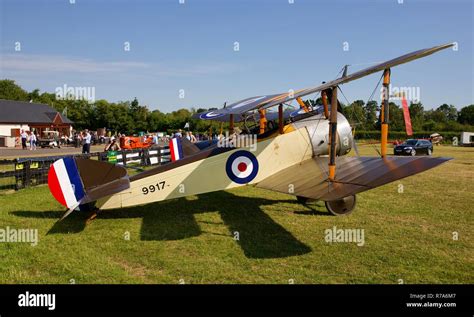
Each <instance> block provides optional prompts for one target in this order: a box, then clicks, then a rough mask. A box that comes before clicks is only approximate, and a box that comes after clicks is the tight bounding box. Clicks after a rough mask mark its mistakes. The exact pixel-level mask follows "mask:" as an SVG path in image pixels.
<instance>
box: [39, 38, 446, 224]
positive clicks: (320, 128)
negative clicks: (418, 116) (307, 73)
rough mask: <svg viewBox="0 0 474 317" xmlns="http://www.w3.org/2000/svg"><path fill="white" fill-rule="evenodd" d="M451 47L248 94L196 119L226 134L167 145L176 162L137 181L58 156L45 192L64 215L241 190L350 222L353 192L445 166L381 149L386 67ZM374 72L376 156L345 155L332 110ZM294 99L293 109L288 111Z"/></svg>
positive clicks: (345, 133)
mask: <svg viewBox="0 0 474 317" xmlns="http://www.w3.org/2000/svg"><path fill="white" fill-rule="evenodd" d="M451 46H453V44H445V45H440V46H435V47H432V48H428V49H422V50H418V51H415V52H412V53H409V54H406V55H403V56H400V57H397V58H395V59H392V60H389V61H386V62H383V63H380V64H377V65H375V66H372V67H369V68H366V69H363V70H360V71H357V72H354V73H351V74H348V72H347V67H345V68H344V72H343V74H342V76H341V77H339V78H337V79H335V80H332V81H329V82H325V83H324V82H323V84H322V85H319V86H317V87H310V88H306V89H301V90H296V91H290V92H285V93H280V94H271V95H261V96H254V97H250V98H246V99H243V100H240V101H238V102H235V103H233V104H230V105H228V106H225V107H224V108H222V109H218V110H212V111H207V112H202V113H198V114H196V115H195V117H196V118H199V119H201V120H215V121H220V122H228V124H229V133H228V134H227V135H226V136H225V137H223V139H221V140H219V142H209V143H208V144H207V145H206V146H201V147H197V146H196V145H195V144H192V143H191V142H189V141H188V140H186V139H185V138H182V139H179V138H178V139H173V140H172V142H173V143H172V152H176V155H175V156H173V157H175V158H176V159H174V160H172V162H170V163H167V164H163V165H159V166H157V167H154V168H152V169H149V170H146V171H143V172H141V173H139V174H135V175H133V176H129V175H128V174H127V170H126V169H125V168H124V167H122V166H119V165H112V164H109V163H106V162H100V161H94V160H89V159H83V158H74V157H66V158H63V159H60V160H58V161H56V162H54V163H53V164H52V165H51V168H50V170H49V175H48V184H49V188H50V191H51V193H52V195H53V196H54V197H55V198H56V200H57V201H58V202H59V203H61V204H62V205H64V206H65V207H67V211H66V213H65V214H64V216H63V218H64V217H65V216H66V215H68V214H69V213H71V212H72V211H73V210H77V209H79V210H82V209H83V207H85V206H93V207H94V208H95V210H97V211H98V210H107V209H116V208H124V207H130V206H136V205H143V204H149V203H153V202H158V201H163V200H168V199H175V198H180V197H185V196H189V195H196V194H202V193H209V192H213V191H219V190H226V189H230V188H234V187H238V186H246V185H254V186H257V187H259V188H264V189H268V190H273V191H278V192H282V193H287V194H290V195H294V196H296V197H297V199H298V201H299V202H301V203H306V202H307V201H309V200H319V201H324V202H325V205H326V208H327V209H328V211H329V212H330V213H332V214H334V215H347V214H349V213H350V212H352V210H353V209H354V207H355V205H356V194H358V193H360V192H363V191H366V190H370V189H372V188H376V187H378V186H382V185H384V184H387V183H390V182H393V181H396V180H399V179H402V178H404V177H407V176H410V175H414V174H417V173H420V172H423V171H425V170H428V169H430V168H433V167H435V166H437V165H439V164H442V163H444V162H446V161H447V160H449V158H443V157H395V156H388V155H387V142H388V129H389V106H388V105H389V104H388V103H389V96H390V93H389V84H390V77H391V69H392V68H393V67H395V66H397V65H400V64H404V63H407V62H410V61H413V60H415V59H419V58H422V57H425V56H428V55H430V54H433V53H435V52H438V51H441V50H444V49H447V48H449V47H451ZM376 72H381V77H380V81H382V80H383V84H382V91H383V94H382V96H383V98H382V104H381V111H380V119H381V140H380V142H381V145H380V156H376V157H361V156H357V155H356V156H348V155H346V154H348V153H349V152H350V151H351V149H352V148H353V147H354V145H355V143H354V137H353V132H352V129H351V125H350V124H349V122H348V120H347V119H346V118H345V117H344V115H343V114H342V113H341V112H340V111H338V90H340V86H341V85H343V84H346V83H349V82H351V81H353V80H357V79H359V78H362V77H365V76H368V75H370V74H373V73H376ZM310 94H320V95H321V101H322V105H319V106H314V105H313V106H311V105H309V104H308V103H306V102H304V101H303V100H302V97H304V96H307V95H310ZM294 100H296V102H297V103H298V105H299V107H293V108H291V107H288V105H289V103H290V102H292V101H294ZM285 106H287V107H286V109H285ZM272 110H273V111H272ZM251 121H253V122H255V125H254V126H253V127H250V126H249V123H250V122H251ZM237 125H239V126H240V127H239V126H237ZM252 135H256V137H255V138H249V136H252ZM246 140H247V141H248V140H255V142H256V144H249V142H245V141H246ZM222 141H225V142H222ZM239 141H242V142H239ZM190 208H192V206H190Z"/></svg>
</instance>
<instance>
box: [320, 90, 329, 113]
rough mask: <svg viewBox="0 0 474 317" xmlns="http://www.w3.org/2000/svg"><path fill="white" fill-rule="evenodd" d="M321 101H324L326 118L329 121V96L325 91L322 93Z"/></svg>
mask: <svg viewBox="0 0 474 317" xmlns="http://www.w3.org/2000/svg"><path fill="white" fill-rule="evenodd" d="M321 99H322V101H323V107H324V116H325V117H326V119H329V110H328V109H329V107H328V95H327V94H326V91H325V90H323V91H321Z"/></svg>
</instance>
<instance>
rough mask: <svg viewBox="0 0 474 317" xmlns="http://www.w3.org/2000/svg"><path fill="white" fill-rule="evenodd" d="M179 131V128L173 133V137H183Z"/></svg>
mask: <svg viewBox="0 0 474 317" xmlns="http://www.w3.org/2000/svg"><path fill="white" fill-rule="evenodd" d="M181 132H182V131H181V129H179V130H178V132H176V133H175V134H174V137H175V138H182V137H183V134H182V133H181Z"/></svg>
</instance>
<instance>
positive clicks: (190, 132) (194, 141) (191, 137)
mask: <svg viewBox="0 0 474 317" xmlns="http://www.w3.org/2000/svg"><path fill="white" fill-rule="evenodd" d="M189 137H190V139H189V141H191V143H196V142H197V139H196V137H195V136H194V134H193V132H192V131H189Z"/></svg>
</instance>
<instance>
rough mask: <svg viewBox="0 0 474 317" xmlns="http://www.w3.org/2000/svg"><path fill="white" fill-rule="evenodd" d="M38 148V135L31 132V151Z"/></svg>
mask: <svg viewBox="0 0 474 317" xmlns="http://www.w3.org/2000/svg"><path fill="white" fill-rule="evenodd" d="M32 150H36V135H35V134H34V133H33V132H30V151H32Z"/></svg>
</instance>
